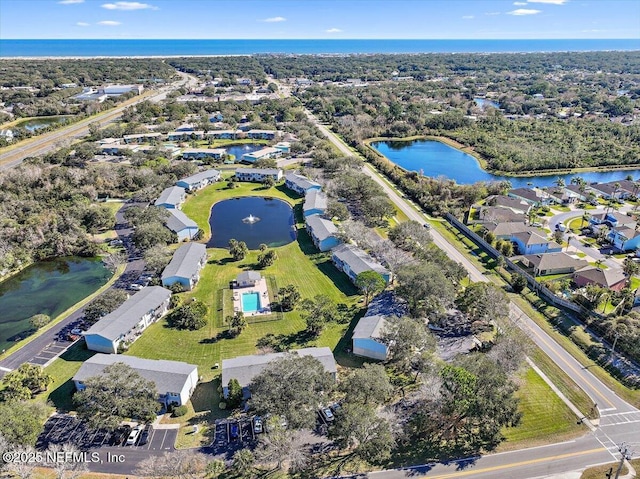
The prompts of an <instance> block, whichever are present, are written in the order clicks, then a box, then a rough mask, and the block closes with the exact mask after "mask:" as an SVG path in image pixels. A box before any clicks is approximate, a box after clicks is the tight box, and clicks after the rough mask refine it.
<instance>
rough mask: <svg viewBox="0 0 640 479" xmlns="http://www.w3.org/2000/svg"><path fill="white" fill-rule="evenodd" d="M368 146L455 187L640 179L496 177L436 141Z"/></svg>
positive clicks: (616, 175) (617, 175) (607, 175)
mask: <svg viewBox="0 0 640 479" xmlns="http://www.w3.org/2000/svg"><path fill="white" fill-rule="evenodd" d="M371 146H372V147H373V148H375V149H376V150H377V151H378V152H379V153H381V154H382V155H384V156H386V157H387V158H388V159H389V160H390V161H391V162H393V163H395V164H397V165H398V166H401V167H402V168H404V169H406V170H410V171H417V172H422V174H423V175H425V176H431V177H436V178H437V177H445V178H449V179H452V180H455V181H456V183H458V184H471V183H475V182H478V181H487V182H488V181H509V182H510V183H511V185H512V186H513V187H514V188H520V187H528V186H539V187H543V186H553V185H555V181H556V180H557V179H558V178H563V179H564V181H565V184H567V185H568V184H570V183H571V178H573V177H575V176H579V177H581V178H584V179H585V180H586V181H587V182H588V183H594V182H597V183H605V182H608V181H617V180H623V179H625V178H626V177H627V175H632V176H633V177H634V178H638V177H640V170H618V171H591V172H585V173H571V174H564V175H546V176H545V175H539V176H518V177H515V176H499V175H494V174H493V173H489V172H488V171H485V170H483V169H482V168H481V167H480V163H478V160H476V159H475V158H474V157H473V156H471V155H469V154H467V153H464V152H463V151H460V150H458V149H457V148H453V147H451V146H449V145H445V144H444V143H441V142H439V141H433V140H415V141H379V142H375V143H372V144H371Z"/></svg>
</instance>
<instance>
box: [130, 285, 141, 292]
mask: <svg viewBox="0 0 640 479" xmlns="http://www.w3.org/2000/svg"><path fill="white" fill-rule="evenodd" d="M129 289H130V290H132V291H142V290H143V289H144V286H142V285H141V284H138V283H133V284H130V285H129Z"/></svg>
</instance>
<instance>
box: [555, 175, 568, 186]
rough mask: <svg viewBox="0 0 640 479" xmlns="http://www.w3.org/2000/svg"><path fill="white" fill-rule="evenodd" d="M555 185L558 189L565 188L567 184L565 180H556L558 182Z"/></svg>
mask: <svg viewBox="0 0 640 479" xmlns="http://www.w3.org/2000/svg"><path fill="white" fill-rule="evenodd" d="M554 184H555V185H556V186H557V187H558V188H564V187H565V185H566V183H565V181H564V178H560V177H558V178H556V181H554Z"/></svg>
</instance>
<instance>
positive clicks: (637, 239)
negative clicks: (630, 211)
mask: <svg viewBox="0 0 640 479" xmlns="http://www.w3.org/2000/svg"><path fill="white" fill-rule="evenodd" d="M607 239H608V240H609V241H611V244H613V246H614V247H615V248H616V249H618V250H620V251H635V250H637V249H638V248H639V247H640V231H638V230H636V229H635V228H630V227H628V226H623V227H621V228H614V229H612V230H611V231H610V232H609V234H608V235H607Z"/></svg>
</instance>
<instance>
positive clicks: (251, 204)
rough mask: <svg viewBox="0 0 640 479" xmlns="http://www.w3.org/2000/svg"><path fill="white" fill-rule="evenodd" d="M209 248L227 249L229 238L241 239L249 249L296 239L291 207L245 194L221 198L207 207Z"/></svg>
mask: <svg viewBox="0 0 640 479" xmlns="http://www.w3.org/2000/svg"><path fill="white" fill-rule="evenodd" d="M209 225H210V226H211V239H210V240H209V243H207V246H208V247H210V248H227V247H228V246H229V240H230V239H232V238H233V239H236V240H238V241H244V242H245V243H247V246H248V247H249V249H258V247H259V246H260V245H261V244H262V243H264V244H266V245H268V246H282V245H285V244H288V243H291V242H292V241H294V240H295V239H296V231H295V226H294V219H293V209H292V208H291V206H289V203H287V202H286V201H282V200H279V199H276V198H265V197H262V196H248V197H243V198H232V199H229V200H223V201H220V202H218V203H216V204H215V205H213V206H212V207H211V216H210V217H209Z"/></svg>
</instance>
